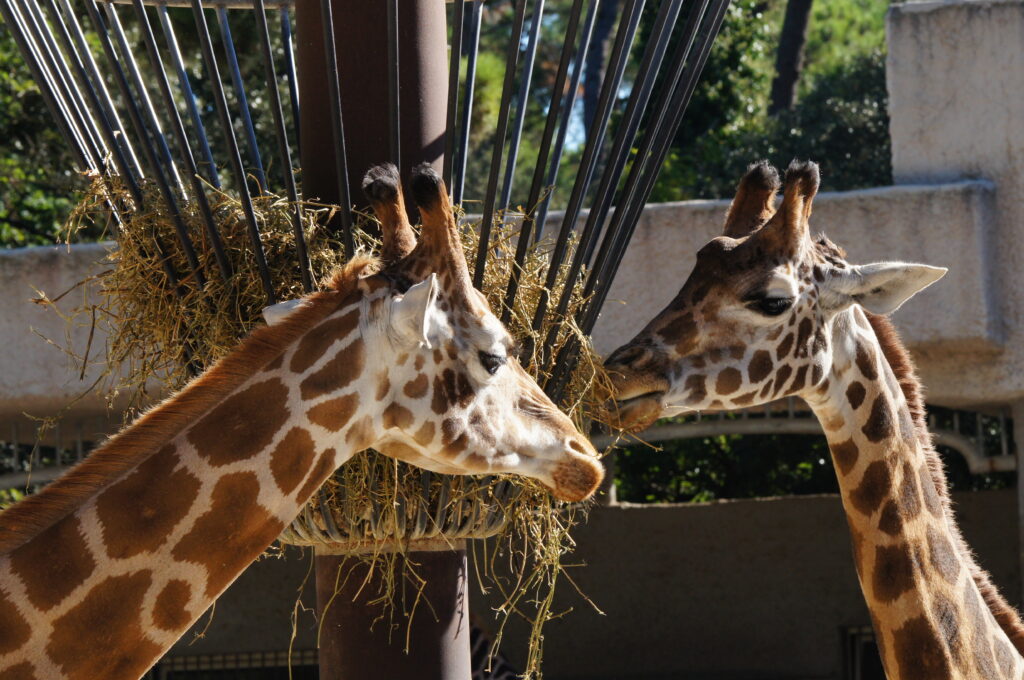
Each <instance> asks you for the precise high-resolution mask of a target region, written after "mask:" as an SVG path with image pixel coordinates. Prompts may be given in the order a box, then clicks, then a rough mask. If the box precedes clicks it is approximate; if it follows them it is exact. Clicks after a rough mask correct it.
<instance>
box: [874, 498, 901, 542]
mask: <svg viewBox="0 0 1024 680" xmlns="http://www.w3.org/2000/svg"><path fill="white" fill-rule="evenodd" d="M878 529H879V530H880V531H884V532H885V533H887V534H889V535H890V536H895V535H896V534H898V533H899V532H900V531H901V530H902V529H903V518H902V517H901V516H900V511H899V508H897V507H896V501H892V500H888V501H886V502H885V505H883V506H882V514H881V515H879V517H878Z"/></svg>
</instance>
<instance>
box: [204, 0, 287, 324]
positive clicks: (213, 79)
mask: <svg viewBox="0 0 1024 680" xmlns="http://www.w3.org/2000/svg"><path fill="white" fill-rule="evenodd" d="M191 1H192V16H193V17H194V19H195V23H196V32H197V33H198V35H199V45H200V48H201V49H202V52H203V60H204V62H205V63H206V71H207V75H208V76H209V77H210V83H211V85H212V86H213V101H214V104H216V106H217V115H218V117H219V118H220V124H221V127H222V128H223V131H224V136H225V139H226V141H227V144H228V157H229V159H230V160H231V168H232V170H233V172H234V176H235V189H236V190H237V191H238V198H239V200H240V201H241V203H242V212H243V213H244V214H245V221H246V224H247V225H248V227H249V240H250V241H251V243H252V249H253V255H254V256H255V258H256V267H257V269H258V270H259V273H260V280H261V282H262V284H263V292H264V293H266V295H267V304H268V305H272V304H274V303H275V302H277V296H276V295H275V294H274V285H273V283H271V281H270V270H269V269H268V268H267V259H266V257H265V256H264V254H263V243H262V242H261V241H260V228H259V224H258V223H257V222H256V213H255V211H254V210H253V207H252V196H251V195H250V194H249V185H248V183H247V182H246V181H245V171H244V170H243V168H242V156H241V155H240V154H239V151H238V140H236V139H235V132H234V130H233V129H232V127H231V118H230V116H229V114H228V102H227V98H226V97H225V95H224V88H223V86H222V84H221V80H220V71H219V70H218V68H217V60H216V58H214V56H213V44H212V43H211V41H210V28H209V26H208V25H207V23H206V15H205V14H204V13H203V7H202V4H201V3H200V2H199V0H191Z"/></svg>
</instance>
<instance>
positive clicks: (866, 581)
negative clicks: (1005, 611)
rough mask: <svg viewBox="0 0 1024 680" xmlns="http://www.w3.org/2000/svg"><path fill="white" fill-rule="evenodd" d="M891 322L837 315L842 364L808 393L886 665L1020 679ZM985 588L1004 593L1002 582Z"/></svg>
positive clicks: (937, 675) (896, 674) (900, 670)
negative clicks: (888, 330)
mask: <svg viewBox="0 0 1024 680" xmlns="http://www.w3.org/2000/svg"><path fill="white" fill-rule="evenodd" d="M880 323H882V322H881V321H876V322H875V323H871V322H869V321H868V319H867V317H866V316H865V315H864V313H863V312H862V311H861V310H860V308H859V307H857V308H853V309H851V310H850V311H848V312H846V313H844V314H842V315H840V316H839V317H838V318H837V319H836V320H835V326H834V333H833V351H834V359H833V371H832V374H831V375H830V376H829V379H828V381H827V383H826V384H825V387H824V388H823V389H822V391H821V392H820V393H819V394H818V395H817V396H816V397H815V398H812V399H809V400H808V401H809V402H810V404H811V407H812V408H813V409H814V411H815V413H816V415H817V416H818V418H819V419H820V421H821V423H822V425H823V427H824V430H825V433H826V436H827V438H828V443H829V447H830V449H831V451H832V457H833V461H834V462H835V467H836V474H837V476H838V478H839V486H840V491H841V495H842V500H843V507H844V509H845V511H846V516H847V521H848V524H849V527H850V534H851V538H852V542H853V553H854V560H855V564H856V567H857V575H858V578H859V580H860V585H861V590H862V592H863V593H864V597H865V600H866V601H867V604H868V609H869V610H870V612H871V617H872V621H873V623H874V627H875V632H876V637H877V640H878V644H879V651H880V652H881V654H882V660H883V663H884V665H885V668H886V674H887V675H888V677H889V678H890V680H896V679H900V680H902V679H907V678H930V679H936V680H937V679H941V678H979V679H980V678H1011V677H1012V678H1019V677H1020V675H1021V673H1022V671H1024V658H1022V657H1021V655H1020V654H1019V653H1018V651H1017V649H1016V648H1015V647H1014V644H1013V642H1012V641H1011V638H1010V636H1009V635H1008V634H1007V632H1006V631H1004V629H1003V628H1002V627H1000V625H999V622H997V620H996V617H995V615H994V614H993V611H994V608H993V609H990V607H989V605H987V604H986V599H988V597H983V593H982V591H981V589H980V588H979V583H978V580H977V574H978V573H981V574H983V572H980V569H978V568H977V566H976V565H975V564H974V562H973V559H972V557H971V554H970V551H969V549H968V548H967V547H966V544H965V543H964V542H963V539H962V538H961V537H960V534H959V530H958V529H957V527H956V524H955V519H954V518H953V515H952V512H951V511H950V509H949V507H948V502H947V500H946V489H945V481H944V477H942V476H941V475H942V472H941V463H940V462H939V461H938V457H937V454H936V452H935V451H934V449H933V448H932V445H931V441H930V437H929V435H928V433H927V429H926V426H925V424H924V420H923V414H921V413H917V412H916V411H918V410H919V408H920V406H921V405H920V404H918V403H916V402H917V401H918V400H919V396H918V393H917V391H916V390H917V385H916V382H912V383H911V382H909V381H914V378H913V375H912V373H911V372H910V371H911V369H910V368H909V363H908V362H907V361H906V358H905V354H904V352H905V351H904V350H902V348H899V349H898V350H897V351H898V353H899V356H898V357H892V356H890V355H891V354H893V352H892V351H887V349H889V348H887V347H883V344H882V342H881V341H880V338H879V335H878V334H876V332H875V327H876V325H877V324H880ZM885 323H886V324H887V323H888V322H887V321H885ZM891 359H895V360H894V361H891ZM903 363H906V364H907V365H904V366H899V365H897V364H903ZM894 366H895V367H896V370H899V371H900V373H902V375H897V373H896V370H894ZM908 399H909V402H908ZM984 582H985V585H987V586H988V587H989V588H990V587H991V586H990V584H988V581H987V576H985V577H984ZM985 595H986V596H989V597H995V598H996V599H999V602H1002V600H1001V598H999V597H998V594H997V593H995V592H994V589H993V590H992V594H991V595H990V594H989V593H987V592H986V593H985ZM1004 606H1005V605H1004Z"/></svg>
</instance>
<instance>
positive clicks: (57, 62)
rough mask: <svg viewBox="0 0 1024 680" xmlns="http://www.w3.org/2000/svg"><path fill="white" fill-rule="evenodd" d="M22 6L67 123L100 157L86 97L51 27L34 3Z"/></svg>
mask: <svg viewBox="0 0 1024 680" xmlns="http://www.w3.org/2000/svg"><path fill="white" fill-rule="evenodd" d="M24 6H25V7H26V8H28V12H27V17H28V20H29V23H30V24H31V26H32V28H34V29H35V33H36V36H37V38H38V40H39V41H41V42H37V44H36V51H37V56H38V57H40V58H42V60H43V63H44V64H45V65H46V67H47V68H48V69H49V74H50V79H51V82H52V83H53V87H54V88H55V89H54V94H55V96H57V97H59V98H60V100H61V101H62V104H63V106H64V108H66V109H67V111H68V114H70V115H71V116H72V118H71V119H70V121H71V123H72V124H73V125H74V126H75V127H76V129H77V131H78V134H79V136H80V137H81V138H82V141H83V142H84V143H85V144H86V145H88V147H89V148H90V150H91V152H92V154H93V155H95V156H96V157H97V158H102V157H103V156H104V153H103V152H101V148H102V147H101V144H100V142H99V140H98V139H97V137H96V134H95V122H93V121H92V120H91V118H90V116H89V114H88V111H87V109H85V108H84V105H85V98H84V96H83V95H82V92H81V90H79V88H78V86H77V83H76V82H75V80H74V78H72V77H71V75H70V74H69V73H68V71H69V68H68V64H67V61H65V58H64V55H62V54H61V51H60V48H59V47H57V43H56V40H55V39H54V37H53V31H52V29H51V28H50V25H49V24H48V23H47V21H46V18H45V17H44V16H43V13H42V10H41V8H40V7H39V5H38V4H37V3H35V2H30V3H26V4H25V5H24ZM23 18H25V15H23ZM54 23H58V22H56V21H55V22H54ZM65 95H66V96H65Z"/></svg>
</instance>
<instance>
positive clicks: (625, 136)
mask: <svg viewBox="0 0 1024 680" xmlns="http://www.w3.org/2000/svg"><path fill="white" fill-rule="evenodd" d="M681 9H682V0H668V1H667V2H664V3H662V5H661V7H660V8H659V10H658V16H657V18H656V19H655V22H654V30H653V31H652V33H651V36H650V37H649V38H648V39H647V49H646V50H644V55H643V58H642V59H641V62H640V67H639V69H638V71H637V73H638V82H636V83H634V84H633V91H632V92H631V93H630V97H629V102H628V104H627V105H626V111H625V113H624V114H623V116H622V120H620V121H619V128H618V130H617V132H616V135H615V141H614V144H613V146H612V150H611V152H610V153H609V156H608V161H607V163H606V165H605V170H604V173H603V175H602V177H601V183H600V184H599V185H598V189H597V192H596V193H595V194H594V196H595V203H596V205H592V206H591V207H590V214H589V215H587V224H586V226H585V227H584V229H583V232H584V233H588V232H591V233H592V235H591V237H590V239H589V242H588V243H587V244H586V245H582V244H581V247H580V248H579V250H578V251H577V252H578V255H579V257H580V259H581V261H582V262H584V263H586V262H589V261H590V259H591V256H592V255H593V253H594V248H595V247H596V246H597V242H598V238H599V236H600V234H601V226H602V225H603V224H604V220H605V217H606V216H607V215H608V211H609V209H610V208H611V205H612V200H613V199H614V197H615V187H616V186H618V183H619V179H620V178H621V177H622V171H623V169H624V168H625V166H626V161H627V160H628V159H629V153H630V150H631V149H632V145H633V140H634V138H635V137H636V133H637V130H638V129H639V127H640V119H641V117H642V116H643V114H644V112H645V111H646V110H647V104H648V102H649V101H650V97H651V90H652V89H653V88H654V82H655V80H656V79H657V75H658V73H660V71H661V66H662V62H663V61H664V58H665V52H666V51H667V50H668V42H669V38H671V37H672V29H673V27H674V26H675V23H676V19H677V18H678V16H679V11H680V10H681Z"/></svg>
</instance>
